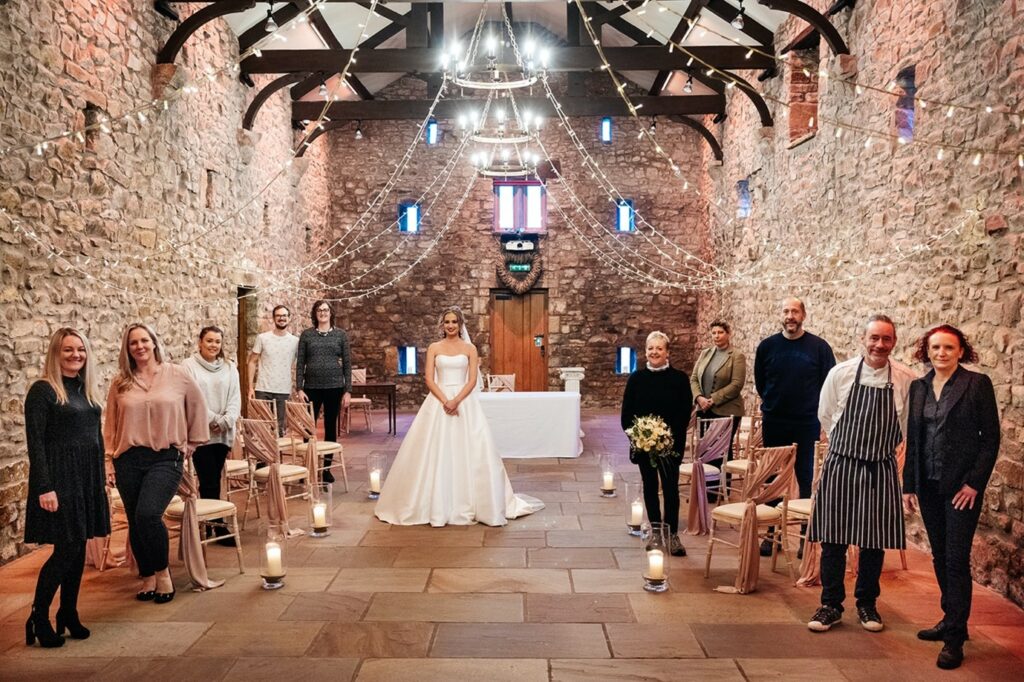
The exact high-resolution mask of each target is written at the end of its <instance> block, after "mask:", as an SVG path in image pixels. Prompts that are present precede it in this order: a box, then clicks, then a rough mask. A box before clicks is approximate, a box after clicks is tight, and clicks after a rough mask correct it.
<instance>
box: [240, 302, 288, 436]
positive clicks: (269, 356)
mask: <svg viewBox="0 0 1024 682" xmlns="http://www.w3.org/2000/svg"><path fill="white" fill-rule="evenodd" d="M271 314H272V316H273V318H274V328H273V329H272V330H271V331H269V332H263V333H262V334H260V335H258V336H257V337H256V343H254V344H253V346H252V352H250V353H249V362H248V368H249V397H250V398H252V397H256V398H259V399H260V400H273V401H274V402H276V403H277V427H278V432H279V433H280V434H281V435H284V411H285V402H286V401H287V400H288V397H289V396H291V394H292V377H293V376H295V373H294V372H293V371H292V368H293V366H294V365H295V355H296V353H297V352H298V349H299V337H297V336H295V335H294V334H292V333H290V332H289V331H288V324H289V323H290V322H291V318H292V313H291V311H290V310H289V309H288V306H284V305H278V306H274V311H273V313H271ZM257 370H258V371H257Z"/></svg>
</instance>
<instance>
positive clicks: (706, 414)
mask: <svg viewBox="0 0 1024 682" xmlns="http://www.w3.org/2000/svg"><path fill="white" fill-rule="evenodd" d="M729 416H730V415H727V414H715V413H714V412H713V411H712V410H697V419H721V418H723V417H729ZM741 421H743V417H736V416H733V417H732V436H731V437H730V438H729V456H728V458H729V459H730V460H731V459H732V446H733V443H734V442H735V441H736V431H738V430H739V428H740V422H741ZM708 464H710V465H711V466H713V467H718V468H719V469H721V468H722V460H720V459H715V460H712V461H710V462H708ZM723 475H724V474H723ZM718 485H719V482H718V481H708V490H711V489H712V488H715V487H716V486H718Z"/></svg>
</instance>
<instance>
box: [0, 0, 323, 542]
mask: <svg viewBox="0 0 1024 682" xmlns="http://www.w3.org/2000/svg"><path fill="white" fill-rule="evenodd" d="M201 6H202V5H194V6H182V5H177V6H176V7H177V8H178V9H179V11H180V12H181V14H182V17H183V18H184V17H185V16H187V15H188V14H190V13H191V12H192V11H194V10H196V9H198V8H199V7H201ZM173 28H174V24H173V22H170V21H168V20H167V19H165V18H162V17H161V16H159V15H158V14H157V13H156V12H155V11H154V10H153V7H152V3H138V2H128V1H127V0H121V1H114V2H107V1H104V2H99V1H98V0H92V1H90V0H74V1H57V0H43V1H41V2H31V3H29V2H15V3H8V4H6V5H4V6H3V7H0V149H4V148H6V147H10V146H15V145H18V144H19V143H21V142H23V141H25V140H33V139H38V138H41V137H43V136H45V135H59V134H60V133H61V132H63V131H64V130H67V129H76V128H81V127H82V125H83V123H84V120H85V113H84V112H85V110H86V107H87V106H90V105H91V106H93V107H96V108H98V109H99V111H100V112H101V113H102V114H104V115H107V116H111V117H116V116H119V115H120V114H122V113H123V112H125V111H130V110H131V109H132V108H134V107H136V106H137V105H138V104H139V103H140V102H144V101H148V100H150V99H151V98H152V97H153V95H152V94H151V67H152V64H153V62H154V61H155V55H156V52H157V50H158V49H159V47H160V46H161V45H162V44H163V42H164V41H165V40H166V39H167V37H168V36H169V35H170V33H171V31H172V30H173ZM237 52H238V42H237V39H236V37H235V36H234V34H233V33H232V32H231V30H230V29H229V28H228V26H227V25H226V24H225V23H224V22H223V21H221V20H217V21H214V22H212V23H210V24H207V25H206V26H205V27H204V28H203V29H202V30H201V31H199V32H198V33H197V34H195V35H193V36H192V38H191V39H190V40H189V41H188V42H187V43H186V46H185V49H184V51H183V53H182V54H181V55H179V57H178V60H177V66H178V74H177V75H176V76H175V79H174V81H172V83H175V84H181V83H183V82H185V81H184V80H183V79H184V78H189V79H191V82H193V83H194V84H195V86H196V88H197V91H196V92H194V93H192V94H189V95H186V96H184V97H182V98H181V99H178V100H175V101H173V102H170V103H169V107H168V109H167V110H166V111H158V112H155V113H150V114H149V115H148V116H147V121H146V122H141V121H139V120H138V119H137V118H133V119H132V120H131V121H130V122H128V123H126V124H123V125H118V124H113V126H112V132H111V133H110V134H106V133H99V132H97V133H96V134H95V135H90V137H89V140H88V142H87V143H86V144H83V143H80V142H79V141H78V140H77V139H75V138H74V137H71V138H67V139H64V140H61V141H60V142H58V143H56V144H54V145H52V146H51V147H50V148H49V149H48V150H46V151H45V152H44V153H43V154H42V155H37V154H35V153H34V152H33V151H32V150H27V151H15V152H11V153H9V154H5V155H3V156H0V208H2V209H3V210H4V211H6V213H2V212H0V244H2V246H3V255H2V264H0V305H2V308H0V310H2V313H0V314H2V319H0V433H3V434H4V438H3V439H2V442H0V561H6V560H9V559H11V558H13V557H14V556H16V555H17V554H18V553H20V552H22V551H24V550H25V548H24V547H23V545H22V543H21V538H22V533H23V517H22V514H23V513H24V500H25V496H26V492H27V480H28V460H27V457H26V453H25V437H24V419H23V414H22V401H23V398H24V395H25V393H26V391H27V390H28V387H29V386H30V385H31V383H32V382H33V381H34V380H35V379H36V378H38V376H39V374H40V371H41V366H42V361H43V354H44V353H45V349H46V344H47V341H48V337H49V335H50V334H51V333H52V332H53V331H54V330H55V329H57V328H58V327H60V326H63V325H71V326H75V327H77V328H79V329H81V330H82V331H83V332H84V333H85V334H86V335H87V336H88V337H89V338H90V340H91V342H92V344H93V350H94V357H95V360H96V362H97V363H98V367H99V370H100V372H99V373H100V385H101V390H102V391H104V394H105V391H106V389H107V386H108V385H109V379H110V378H111V376H112V375H113V373H114V371H115V370H116V365H117V353H118V349H119V343H120V334H121V330H122V329H123V327H124V326H125V324H127V323H128V322H130V321H133V320H143V321H146V322H148V323H151V324H153V325H154V326H155V328H156V330H157V331H158V333H160V334H161V335H162V340H163V342H164V344H165V345H166V347H167V349H168V351H169V354H170V356H171V359H172V361H174V362H179V361H181V360H182V359H184V358H185V357H187V356H188V355H189V354H190V353H191V352H192V350H193V348H194V343H195V342H194V338H195V335H196V334H197V333H198V331H199V329H200V328H201V327H202V326H204V325H206V324H211V323H216V324H219V325H221V326H222V327H223V328H224V329H225V332H226V333H225V341H226V351H227V353H228V355H229V356H230V357H232V358H234V357H235V356H236V354H237V348H236V345H237V344H236V338H237V337H236V333H235V330H236V322H235V315H236V306H237V302H236V300H235V296H236V293H237V288H238V287H239V286H240V285H256V286H265V287H266V286H272V285H273V282H272V281H268V280H267V278H265V277H263V276H261V275H259V274H257V273H251V272H247V271H246V268H264V269H266V268H286V267H290V266H292V265H294V264H297V263H300V262H302V259H304V258H305V253H306V250H305V245H304V243H303V241H302V240H301V239H300V240H295V239H293V238H292V236H293V234H294V232H295V231H296V230H297V229H302V228H304V227H305V226H308V227H310V229H311V230H312V232H313V233H314V234H316V235H317V238H320V235H322V233H323V232H324V227H325V225H326V220H327V215H328V213H329V206H328V204H327V202H326V200H325V193H324V192H323V187H324V183H325V181H326V177H325V175H324V171H325V159H324V150H323V149H311V150H310V152H309V153H308V154H307V155H306V157H305V158H304V159H302V160H297V161H296V162H295V163H294V164H293V165H292V166H291V167H289V168H288V169H287V171H286V172H285V173H284V175H283V176H282V177H281V178H279V179H278V180H276V181H275V182H274V183H273V184H271V185H270V186H269V188H268V189H267V190H266V191H265V192H264V193H263V194H262V195H260V196H259V197H257V198H256V199H254V200H253V201H252V202H251V204H250V205H248V206H247V207H246V208H244V210H242V211H241V212H240V213H238V215H237V217H236V218H234V219H231V220H227V218H228V217H229V216H231V215H233V214H235V213H236V211H237V210H238V208H239V207H240V206H242V205H243V204H244V203H246V201H247V200H248V199H249V198H250V197H253V196H254V195H256V194H257V192H258V191H259V189H260V188H261V187H263V186H264V185H266V184H267V183H268V181H269V180H270V179H271V178H272V177H273V175H274V174H275V173H276V172H277V170H278V169H280V168H281V167H282V165H283V164H284V163H285V162H286V161H287V159H288V158H289V156H290V149H291V146H292V145H293V144H294V142H295V140H294V133H293V131H292V129H291V121H290V119H291V116H290V103H289V102H288V101H287V93H280V94H278V95H276V96H275V97H274V98H273V99H271V100H270V101H269V102H268V103H267V104H266V105H265V106H264V108H263V110H262V111H261V113H260V114H259V116H258V118H257V120H256V125H255V127H254V130H253V132H252V133H245V132H241V118H242V114H243V112H244V111H245V108H246V106H247V104H248V101H249V99H250V98H251V97H252V96H253V95H254V94H255V92H256V90H255V89H249V88H247V87H245V86H244V85H242V84H241V83H239V82H238V80H237V77H236V76H235V75H233V74H226V73H225V74H221V75H218V76H217V77H216V78H215V79H214V80H213V81H209V80H208V79H207V78H206V77H204V76H203V74H204V73H205V70H206V69H207V68H208V67H210V68H213V69H219V68H221V67H223V66H225V65H227V64H230V63H232V62H233V61H235V60H236V59H237ZM300 189H301V191H300ZM307 190H308V191H307ZM26 232H30V233H32V234H34V235H35V236H36V237H35V238H34V239H33V238H30V237H29V236H28V235H27V234H26ZM203 233H208V234H205V235H204V234H203ZM185 240H194V245H193V246H191V247H189V248H186V249H184V250H183V251H181V252H171V251H170V250H165V251H163V252H161V251H159V248H160V246H161V245H165V244H166V243H167V242H169V241H170V242H182V241H185ZM143 259H145V260H143ZM83 270H84V271H85V272H88V273H89V275H90V276H91V278H90V277H86V275H84V274H83V273H82V271H83ZM281 298H283V299H284V300H286V301H287V300H288V297H286V296H282V297H281ZM277 300H279V298H278V297H276V296H275V297H274V298H273V299H272V300H270V301H268V300H263V299H261V300H259V301H258V302H257V304H256V306H255V307H256V308H257V310H258V311H259V314H260V315H263V316H267V315H269V304H270V303H272V302H276V301H277ZM294 303H295V305H294V307H295V308H298V309H302V308H305V306H306V304H305V303H302V304H301V305H299V301H294ZM257 324H259V323H257Z"/></svg>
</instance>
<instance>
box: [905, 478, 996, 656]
mask: <svg viewBox="0 0 1024 682" xmlns="http://www.w3.org/2000/svg"><path fill="white" fill-rule="evenodd" d="M982 493H983V491H979V492H978V496H977V497H976V498H975V499H974V509H963V510H957V509H954V508H953V495H952V494H950V495H945V494H943V493H942V492H940V491H939V489H938V486H937V485H935V484H934V483H932V482H931V481H925V482H924V484H923V485H922V487H921V489H920V490H918V492H917V501H918V504H919V505H920V507H921V518H922V519H923V520H924V527H925V530H927V531H928V542H929V543H930V544H931V546H932V564H933V565H934V566H935V578H936V580H937V581H938V583H939V590H940V591H941V593H942V601H941V604H942V613H943V617H942V621H943V623H945V625H946V631H945V640H946V642H947V643H949V644H957V645H963V643H964V640H966V639H967V619H968V617H970V615H971V593H972V590H973V587H974V583H973V582H972V580H971V543H972V541H973V539H974V531H975V529H977V527H978V517H979V516H980V515H981V498H982Z"/></svg>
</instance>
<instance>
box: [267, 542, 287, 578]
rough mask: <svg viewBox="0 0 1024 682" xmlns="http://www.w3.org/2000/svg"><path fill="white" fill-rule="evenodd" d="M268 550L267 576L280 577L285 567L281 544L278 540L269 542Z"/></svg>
mask: <svg viewBox="0 0 1024 682" xmlns="http://www.w3.org/2000/svg"><path fill="white" fill-rule="evenodd" d="M266 551H267V577H268V578H280V577H281V576H283V575H284V567H283V566H282V565H281V545H279V544H277V543H276V542H268V543H267V545H266Z"/></svg>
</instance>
